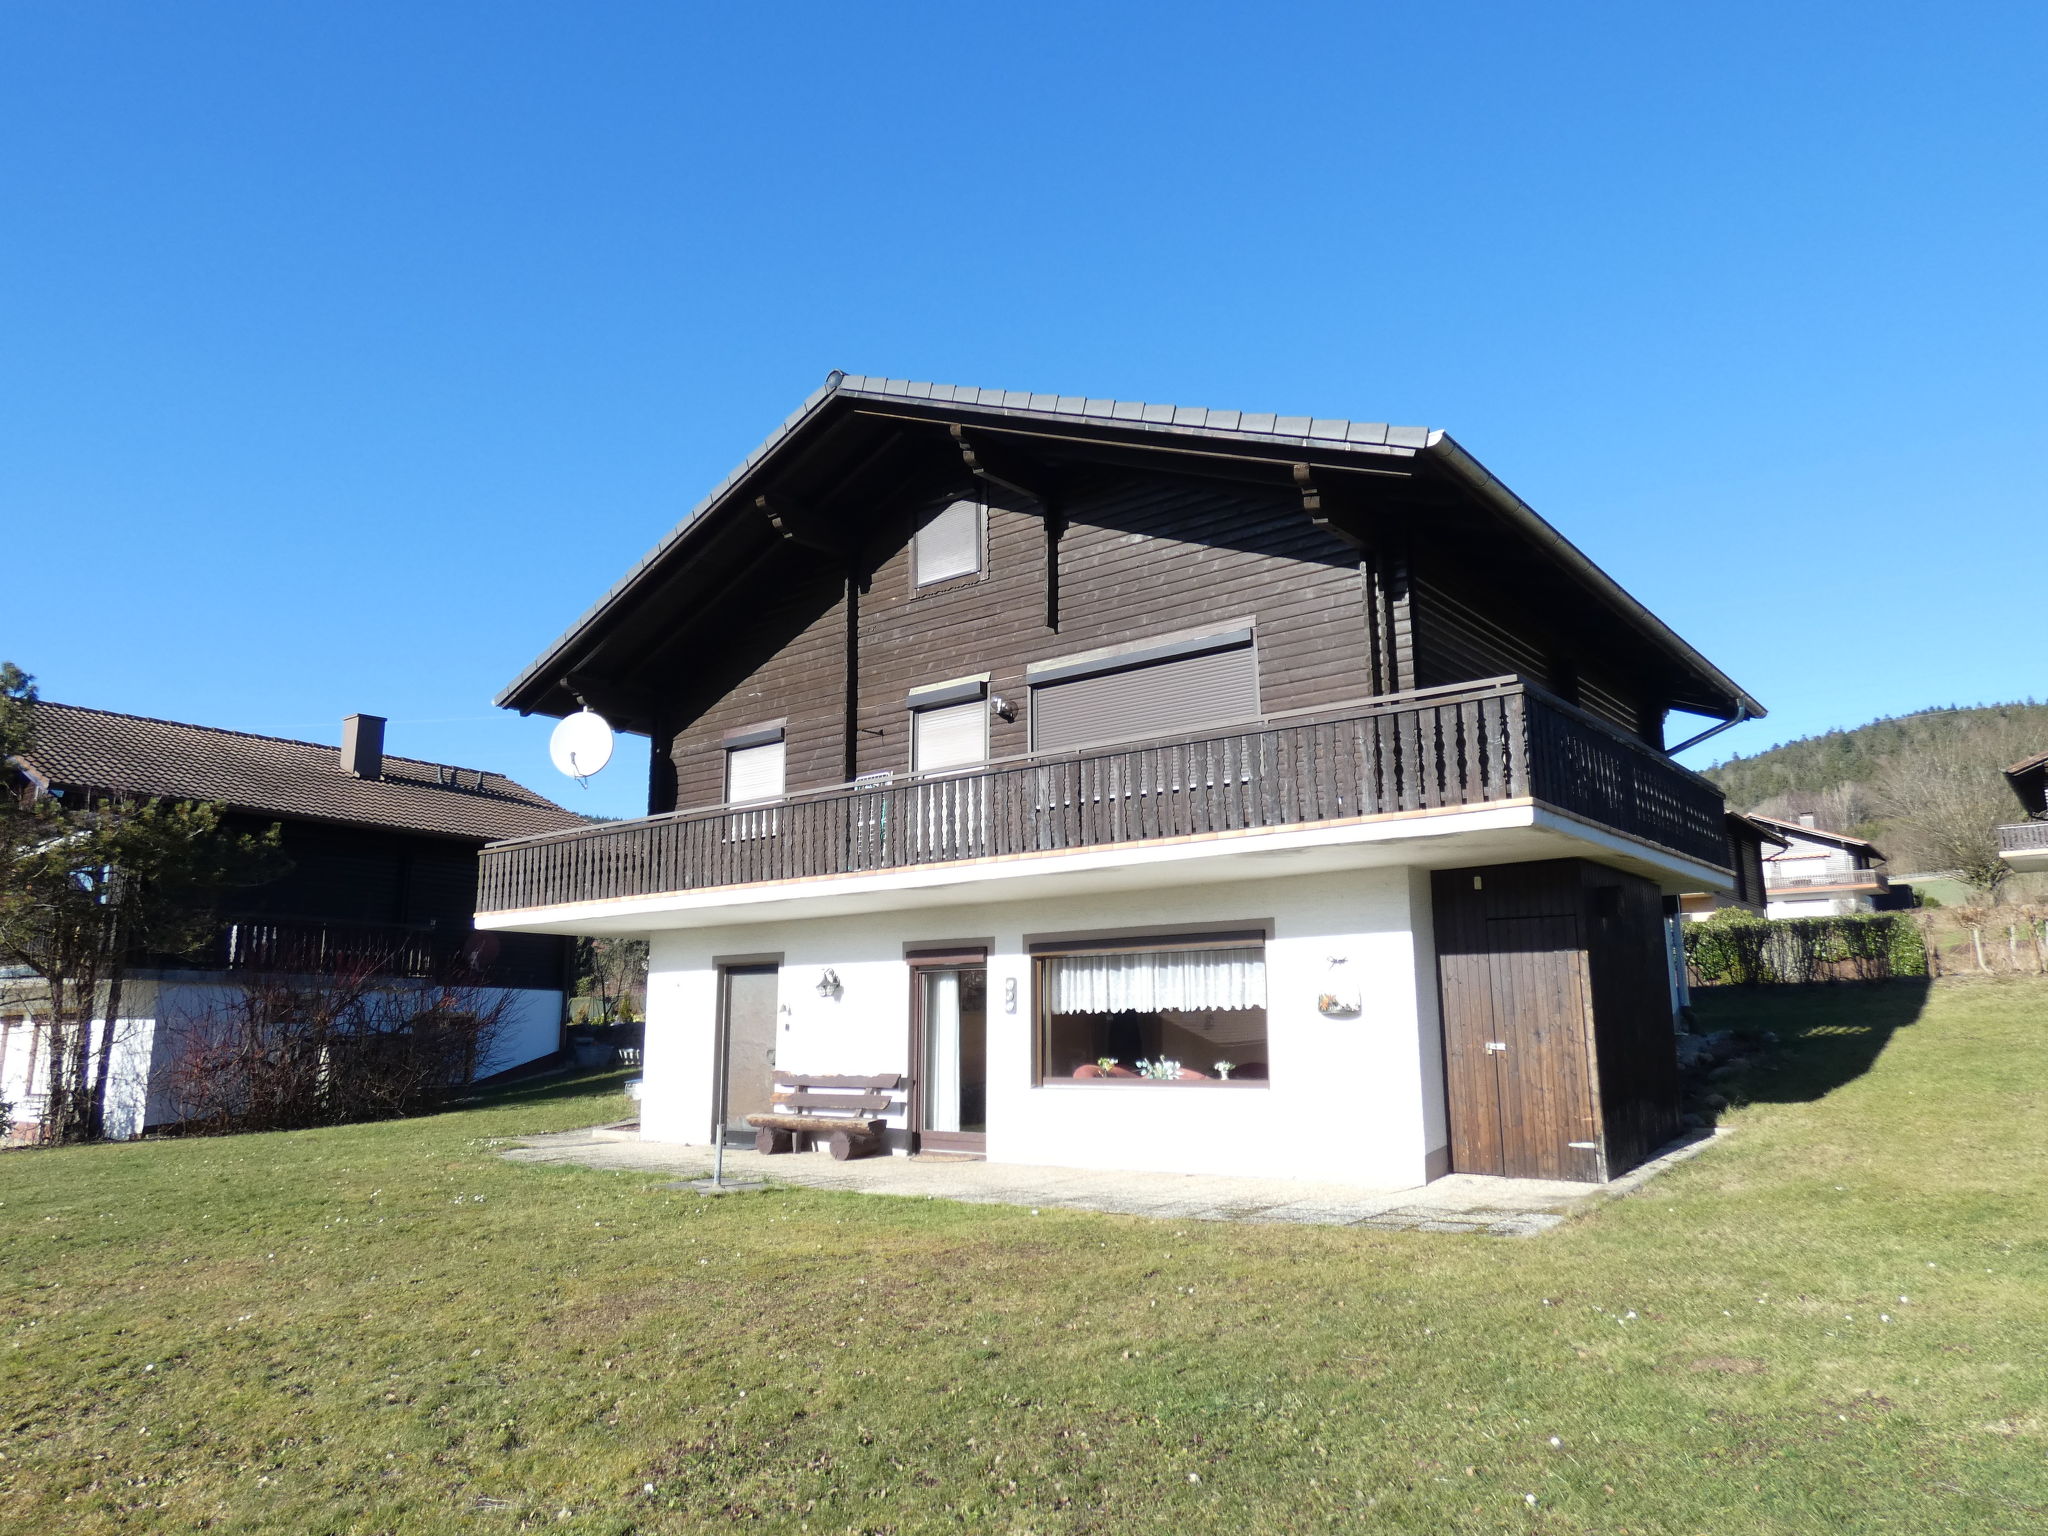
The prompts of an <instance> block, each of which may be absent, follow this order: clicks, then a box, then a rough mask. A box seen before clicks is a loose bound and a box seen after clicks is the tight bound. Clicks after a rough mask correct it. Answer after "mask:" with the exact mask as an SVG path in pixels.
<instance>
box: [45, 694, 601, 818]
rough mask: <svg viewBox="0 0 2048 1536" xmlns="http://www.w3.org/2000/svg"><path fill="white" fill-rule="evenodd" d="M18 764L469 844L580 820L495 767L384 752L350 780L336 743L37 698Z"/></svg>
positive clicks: (48, 774)
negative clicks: (367, 772)
mask: <svg viewBox="0 0 2048 1536" xmlns="http://www.w3.org/2000/svg"><path fill="white" fill-rule="evenodd" d="M24 762H25V765H26V767H27V768H28V769H29V770H30V771H31V772H33V773H34V774H35V775H36V776H37V777H39V778H41V779H43V780H46V781H48V782H49V783H50V784H54V785H58V786H61V787H65V788H77V789H89V790H102V791H109V792H113V793H119V794H130V795H160V796H163V797H165V798H168V799H175V800H218V801H221V802H223V803H225V804H227V805H229V806H232V807H234V808H235V809H237V810H242V811H254V812H256V813H258V814H260V815H267V816H282V817H287V818H294V817H296V818H304V819H308V820H314V821H330V822H350V823H355V824H359V825H364V826H376V827H387V828H391V829H394V830H398V831H406V832H428V833H435V834H438V835H441V836H444V837H460V838H466V839H469V840H471V841H474V842H479V843H481V842H488V841H491V840H493V839H496V838H503V837H526V836H529V835H531V834H533V833H537V832H559V831H562V830H564V829H566V828H569V827H575V826H581V825H583V824H584V822H585V818H584V817H581V816H578V815H577V814H576V813H575V812H574V811H570V810H566V809H564V808H563V807H561V806H559V805H556V804H555V803H554V802H553V801H551V800H547V799H544V798H543V797H541V796H540V795H537V794H535V793H534V792H533V791H532V790H530V789H528V788H526V787H525V786H524V785H522V784H515V783H514V782H513V781H512V780H510V779H508V778H506V777H505V776H504V775H503V774H498V773H485V772H484V771H482V770H481V769H476V768H453V767H450V766H448V765H446V764H441V763H425V762H420V761H418V760H416V759H413V758H407V757H390V756H387V757H386V758H385V759H384V770H383V776H382V777H381V778H376V779H359V778H356V777H355V776H354V775H353V774H349V773H344V772H343V771H342V768H341V763H340V758H339V756H338V754H337V752H336V749H335V748H333V747H329V746H322V745H320V744H319V743H317V742H310V741H290V740H287V739H285V738H283V737H278V736H251V735H248V734H246V733H244V732H241V731H224V730H219V729H216V728H215V727H213V726H206V725H184V724H180V723H179V722H177V721H174V720H152V719H149V718H147V717H145V716H142V715H119V714H114V713H113V712H111V711H109V710H103V709H82V708H80V707H79V706H77V705H75V704H52V703H50V702H48V701H47V700H45V701H42V702H39V703H38V704H37V705H36V707H35V744H34V746H33V747H31V748H30V750H29V751H28V752H27V753H26V754H25V755H24Z"/></svg>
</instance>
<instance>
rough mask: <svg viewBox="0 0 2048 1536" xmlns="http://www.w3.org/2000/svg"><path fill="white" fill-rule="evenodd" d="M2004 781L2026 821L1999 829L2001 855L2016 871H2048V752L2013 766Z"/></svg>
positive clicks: (1999, 850)
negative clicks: (2016, 800) (2025, 815)
mask: <svg viewBox="0 0 2048 1536" xmlns="http://www.w3.org/2000/svg"><path fill="white" fill-rule="evenodd" d="M2005 782H2006V783H2008V784H2010V785H2011V786H2012V792H2013V794H2014V795H2016V796H2017V797H2018V798H2019V802H2020V804H2021V805H2022V806H2024V807H2025V808H2026V812H2027V819H2026V820H2025V821H2022V822H2016V823H2013V824H2010V825H2007V826H2003V827H2000V828H1999V829H1998V856H1999V857H2000V858H2001V859H2003V860H2005V862H2006V863H2007V864H2010V865H2011V866H2012V867H2013V868H2014V869H2015V870H2019V871H2028V870H2037V869H2048V752H2043V753H2042V754H2041V755H2040V756H2039V757H2030V758H2028V759H2027V760H2026V761H2025V762H2022V763H2014V764H2013V765H2012V766H2011V767H2010V768H2008V769H2006V770H2005Z"/></svg>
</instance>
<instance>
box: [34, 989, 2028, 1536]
mask: <svg viewBox="0 0 2048 1536" xmlns="http://www.w3.org/2000/svg"><path fill="white" fill-rule="evenodd" d="M1701 1011H1702V1013H1703V1014H1704V1015H1705V1016H1706V1018H1705V1022H1706V1023H1707V1024H1708V1025H1709V1026H1712V1027H1719V1026H1725V1025H1731V1024H1732V1025H1748V1026H1753V1027H1756V1028H1769V1029H1772V1030H1775V1031H1777V1032H1779V1034H1780V1035H1781V1036H1782V1037H1783V1040H1784V1045H1783V1047H1782V1050H1781V1054H1780V1055H1779V1057H1777V1058H1776V1059H1775V1060H1774V1061H1769V1062H1766V1063H1764V1064H1763V1065H1761V1066H1759V1068H1758V1069H1757V1070H1756V1072H1755V1074H1754V1075H1753V1077H1752V1078H1751V1079H1750V1080H1749V1081H1748V1082H1747V1083H1745V1084H1743V1085H1740V1090H1741V1091H1739V1092H1738V1093H1737V1095H1736V1096H1737V1099H1738V1107H1737V1108H1735V1109H1734V1110H1732V1111H1730V1112H1729V1114H1728V1117H1727V1118H1728V1123H1730V1124H1732V1125H1733V1126H1734V1127H1735V1128H1736V1130H1737V1134H1736V1135H1735V1136H1733V1137H1730V1138H1728V1139H1726V1140H1725V1141H1723V1142H1722V1143H1721V1144H1720V1145H1718V1146H1716V1147H1714V1148H1712V1149H1711V1150H1709V1151H1708V1152H1707V1153H1706V1154H1705V1155H1704V1156H1703V1157H1701V1158H1699V1159H1698V1160H1696V1161H1694V1162H1693V1163H1691V1164H1688V1165H1686V1166H1685V1167H1682V1168H1680V1169H1678V1170H1677V1171H1675V1172H1674V1173H1672V1174H1670V1175H1669V1176H1667V1177H1666V1178H1664V1179H1662V1180H1661V1181H1659V1182H1658V1183H1656V1184H1654V1185H1652V1186H1651V1187H1650V1189H1649V1190H1648V1191H1647V1192H1645V1193H1644V1194H1642V1195H1639V1196H1637V1197H1635V1198H1632V1199H1629V1200H1625V1201H1617V1202H1613V1203H1610V1204H1607V1205H1605V1206H1604V1207H1603V1208H1600V1209H1598V1210H1596V1211H1594V1212H1593V1213H1592V1214H1590V1215H1587V1216H1584V1217H1582V1218H1579V1219H1577V1220H1575V1221H1573V1222H1572V1223H1570V1224H1569V1225H1567V1226H1565V1227H1563V1228H1561V1229H1559V1230H1558V1231H1556V1232H1553V1233H1550V1234H1548V1235H1546V1236H1544V1237H1541V1238H1537V1239H1533V1240H1522V1241H1513V1240H1501V1239H1493V1238H1483V1237H1455V1236H1439V1235H1428V1234H1410V1233H1380V1232H1366V1231H1345V1230H1333V1229H1314V1228H1285V1227H1262V1226H1231V1225H1220V1224H1214V1225H1212V1224H1185V1223H1183V1224H1180V1225H1175V1224H1171V1223H1154V1222H1146V1221H1139V1220H1133V1219H1126V1218H1117V1217H1107V1216H1092V1215H1085V1214H1079V1213H1058V1212H1051V1211H1048V1212H1047V1213H1046V1214H1044V1215H1042V1216H1033V1215H1032V1214H1031V1213H1030V1212H1029V1211H1027V1210H1011V1209H1006V1208H991V1207H975V1206H953V1205H944V1204H939V1203H936V1202H926V1201H899V1200H890V1199H885V1198H876V1197H862V1196H858V1195H831V1194H822V1193H814V1192H805V1191H795V1190H785V1191H777V1192H772V1193H769V1194H766V1195H759V1196H751V1197H748V1198H745V1199H731V1200H725V1201H705V1200H700V1199H698V1198H697V1197H696V1196H694V1195H691V1194H688V1193H686V1192H685V1193H678V1192H672V1191H666V1190H659V1189H656V1188H654V1187H652V1181H651V1180H649V1179H648V1178H646V1177H644V1176H641V1175H632V1174H607V1173H593V1172H588V1171H583V1170H576V1169H564V1168H544V1167H533V1166H519V1165H514V1164H509V1163H506V1162H503V1161H501V1160H499V1159H498V1158H496V1157H494V1156H493V1155H492V1151H491V1142H492V1138H497V1137H505V1136H511V1135H515V1134H517V1133H519V1132H526V1131H541V1130H548V1129H557V1128H564V1127H571V1126H577V1125H587V1124H590V1123H592V1122H593V1121H595V1120H598V1119H601V1118H613V1117H616V1116H618V1115H619V1114H620V1113H621V1112H622V1111H623V1110H624V1108H625V1105H624V1102H623V1101H622V1100H620V1099H618V1098H615V1097H611V1096H609V1092H608V1090H609V1089H611V1088H612V1087H613V1086H615V1084H614V1082H613V1080H611V1079H601V1080H596V1081H594V1082H587V1083H584V1084H581V1085H578V1086H575V1087H572V1088H556V1089H554V1090H551V1091H543V1090H528V1091H527V1092H526V1093H525V1094H523V1095H522V1094H518V1093H512V1094H507V1095H504V1096H502V1097H500V1098H498V1099H496V1100H494V1101H492V1102H490V1103H487V1104H485V1105H482V1106H480V1107H477V1108H473V1109H470V1110H467V1111H465V1112H462V1113H457V1114H449V1115H443V1116H440V1117H438V1118H434V1119H428V1120H422V1121H414V1122H409V1123H403V1124H393V1125H376V1126H362V1127H353V1128H347V1129H342V1130H330V1131H320V1132H307V1133H302V1134H295V1135H290V1134H288V1135H271V1136H248V1137H240V1138H233V1139H223V1140H212V1141H190V1142H165V1143H159V1144H154V1145H141V1146H123V1147H108V1148H93V1149H84V1150H78V1151H62V1152H28V1153H10V1154H6V1155H0V1202H4V1203H0V1288H4V1292H0V1294H4V1319H0V1321H4V1325H5V1328H6V1330H7V1334H8V1346H7V1348H6V1350H5V1352H4V1354H0V1452H4V1455H5V1459H4V1461H0V1512H4V1513H0V1524H4V1525H5V1526H6V1528H8V1529H11V1530H20V1531H29V1532H38V1533H42V1532H73V1531H119V1530H167V1531H168V1530H175V1531H185V1530H193V1529H201V1528H204V1529H206V1530H209V1531H214V1532H245V1531H293V1532H342V1531H348V1532H382V1531H406V1532H429V1531H431V1532H439V1531H463V1532H472V1531H473V1532H479V1533H496V1532H507V1531H513V1530H521V1529H532V1528H537V1527H540V1526H543V1525H545V1526H547V1527H549V1528H550V1529H554V1530H558V1531H563V1532H598V1531H603V1532H625V1531H649V1532H651V1531H682V1530H697V1529H700V1528H704V1527H707V1526H709V1527H723V1526H727V1525H732V1526H737V1527H740V1528H746V1529H754V1530H762V1531H770V1530H773V1531H782V1530H790V1531H795V1530H805V1529H808V1530H811V1531H815V1532H820V1533H827V1532H845V1531H859V1532H902V1533H908V1532H922V1531H960V1532H974V1533H979V1532H1045V1533H1053V1532H1072V1531H1100V1532H1117V1533H1123V1532H1150V1531H1159V1532H1168V1531H1171V1532H1176V1533H1180V1532H1188V1531H1203V1532H1207V1531H1228V1532H1251V1533H1263V1532H1281V1531H1289V1532H1292V1531H1324V1530H1330V1531H1361V1530H1362V1531H1403V1532H1411V1531H1412V1532H1427V1533H1446V1532H1467V1531H1473V1532H1477V1531H1488V1532H1491V1531H1512V1532H1524V1531H1536V1532H1564V1531H1569V1532H1599V1533H1603V1536H1611V1533H1622V1532H1657V1533H1664V1532H1671V1533H1712V1536H1720V1533H1744V1536H1747V1533H1758V1532H1794V1531H1796V1532H1841V1531H1850V1532H1860V1531H1897V1532H1910V1533H1916V1536H1918V1533H1932V1532H1991V1531H1998V1532H2038V1531H2042V1530H2048V1372H2044V1359H2043V1346H2044V1341H2048V1252H2044V1239H2043V1234H2044V1232H2048V1179H2044V1178H2043V1177H2042V1172H2041V1170H2042V1163H2043V1154H2044V1152H2048V1120H2044V1116H2043V1113H2042V1110H2043V1105H2044V1101H2048V1052H2044V1049H2043V1047H2044V1045H2048V985H2044V984H2041V983H2037V982H2024V981H2014V982H2005V983H1980V984H1975V985H1972V984H1967V983H1965V984H1946V983H1945V984H1943V985H1942V986H1941V987H1938V988H1936V989H1935V990H1934V991H1933V992H1932V993H1931V994H1929V995H1927V996H1926V997H1925V998H1924V1005H1923V995H1922V993H1921V992H1920V991H1919V990H1917V989H1916V988H1914V987H1913V986H1911V985H1909V984H1897V985H1895V986H1893V987H1890V988H1882V989H1874V990H1872V989H1856V988H1841V989H1833V990H1830V989H1812V990H1809V991H1807V992H1805V993H1804V994H1802V995H1794V996H1773V997H1767V998H1762V999H1758V998H1748V999H1744V998H1727V997H1712V998H1708V999H1706V1000H1705V1001H1704V1002H1703V1003H1702V1005H1701ZM1532 1500H1533V1502H1531V1501H1532Z"/></svg>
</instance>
